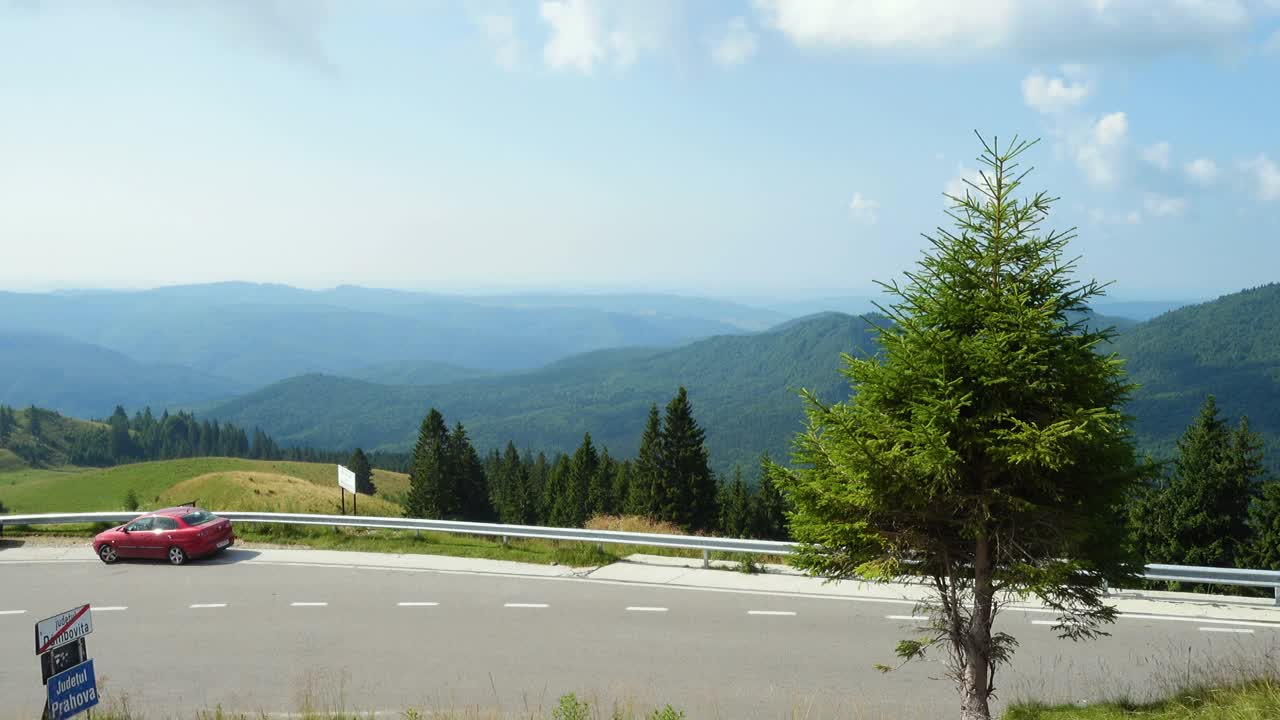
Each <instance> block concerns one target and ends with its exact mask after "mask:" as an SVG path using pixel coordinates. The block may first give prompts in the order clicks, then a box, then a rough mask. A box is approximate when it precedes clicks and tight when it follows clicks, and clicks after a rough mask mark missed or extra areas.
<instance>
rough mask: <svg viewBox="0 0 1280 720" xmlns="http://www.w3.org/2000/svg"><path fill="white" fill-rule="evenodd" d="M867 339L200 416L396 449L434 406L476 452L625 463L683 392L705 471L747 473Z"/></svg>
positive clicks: (342, 395) (797, 424)
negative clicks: (520, 451)
mask: <svg viewBox="0 0 1280 720" xmlns="http://www.w3.org/2000/svg"><path fill="white" fill-rule="evenodd" d="M868 330H869V325H868V324H867V322H866V321H865V320H864V319H862V318H855V317H850V316H847V315H837V314H827V315H821V316H817V317H814V318H810V319H807V320H804V321H800V322H796V323H792V324H790V325H789V326H788V327H786V328H784V329H781V330H775V331H769V332H765V333H760V334H754V335H745V336H743V335H740V336H721V337H714V338H709V339H706V340H701V341H698V342H695V343H692V344H690V345H687V346H684V347H681V348H677V349H673V350H661V349H644V348H629V349H618V350H604V351H598V352H593V353H588V354H585V355H579V356H575V357H572V358H568V359H565V360H562V361H559V362H557V363H553V364H551V365H549V366H547V367H545V368H542V369H539V370H534V371H530V372H522V373H517V374H512V375H504V376H500V377H495V378H486V379H478V380H467V381H460V382H455V383H451V384H448V385H442V386H437V387H425V388H424V387H409V386H396V387H393V386H387V385H377V384H371V383H367V382H361V381H358V380H352V379H348V378H339V377H332V376H324V375H308V376H305V377H299V378H292V379H290V380H286V381H284V382H280V383H276V384H274V385H271V386H270V387H267V388H264V389H262V390H259V391H257V392H254V393H251V394H249V395H246V396H244V397H241V398H237V399H235V400H233V401H231V402H228V403H225V404H222V405H219V406H215V407H211V408H209V409H208V410H207V414H209V415H211V416H213V417H217V418H219V419H225V420H232V421H234V422H236V423H237V424H241V423H243V424H245V425H246V426H250V427H252V426H261V427H262V428H264V429H267V430H268V432H270V433H271V434H272V435H273V436H274V437H275V438H276V439H277V440H279V441H281V442H286V443H294V444H305V445H313V446H316V447H326V448H349V447H352V446H356V445H360V446H363V447H365V448H366V449H369V448H382V449H406V448H408V447H410V446H411V445H412V443H413V441H414V439H415V438H416V434H417V431H418V426H419V424H420V422H421V420H422V417H423V416H424V415H425V414H426V412H427V409H428V408H430V407H432V406H435V407H437V408H439V409H440V410H441V411H442V412H444V413H445V415H446V418H447V419H448V420H449V421H450V422H451V423H452V422H453V421H455V420H461V421H462V422H463V423H464V424H465V425H466V427H467V431H468V433H469V434H470V436H471V438H472V440H473V441H474V442H476V443H477V444H478V446H480V447H482V448H483V447H493V446H496V445H499V444H505V443H506V442H507V440H514V441H515V442H516V443H517V444H518V445H519V446H520V447H522V448H523V447H529V448H533V449H536V450H557V449H559V450H571V449H572V448H574V447H576V446H577V445H578V444H579V443H580V442H581V441H582V434H583V433H584V432H590V433H591V436H592V438H593V439H594V440H595V442H596V443H597V445H601V446H605V447H608V448H609V450H610V451H611V452H613V453H614V454H619V453H621V454H625V455H630V454H633V453H634V452H635V450H636V447H637V445H638V444H639V440H640V432H641V430H642V427H643V424H644V421H645V417H646V414H647V412H648V408H649V405H650V404H651V403H657V404H658V406H659V407H660V408H661V407H663V406H664V405H665V404H666V402H667V401H668V400H669V399H670V398H671V396H672V395H674V394H675V391H676V388H677V387H678V386H679V385H681V384H683V385H684V386H685V387H686V388H688V390H689V395H690V398H691V399H692V402H693V404H694V411H695V413H696V415H697V417H698V420H699V421H700V422H701V423H702V424H703V426H704V427H705V428H706V431H707V444H708V447H709V449H710V451H711V455H712V461H713V463H715V464H716V465H717V466H719V467H721V468H724V467H726V466H728V465H729V464H731V463H733V462H741V463H744V464H748V465H750V464H754V463H755V462H756V460H757V458H758V457H759V454H760V453H761V452H764V451H769V452H771V453H773V454H774V455H775V456H779V457H780V456H782V455H785V454H786V452H787V449H788V447H789V445H790V441H791V438H792V436H793V435H794V433H795V432H796V431H797V430H799V429H800V428H801V421H802V419H803V404H802V403H801V401H800V399H799V398H798V397H797V395H796V393H795V391H796V390H798V389H799V388H808V389H811V390H814V391H815V392H817V393H818V394H819V395H820V396H821V397H823V398H824V399H827V400H838V399H841V398H842V397H845V396H847V394H848V385H847V382H846V380H845V378H844V377H843V376H841V375H840V374H839V372H838V368H839V367H840V353H841V352H854V353H856V352H858V349H859V348H862V349H867V350H870V349H872V348H873V347H874V342H873V340H872V336H871V335H870V333H869V331H868Z"/></svg>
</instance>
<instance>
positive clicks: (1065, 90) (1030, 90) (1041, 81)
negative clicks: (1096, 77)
mask: <svg viewBox="0 0 1280 720" xmlns="http://www.w3.org/2000/svg"><path fill="white" fill-rule="evenodd" d="M1089 92H1090V88H1089V86H1088V85H1087V84H1086V83H1082V82H1071V83H1068V82H1065V81H1063V79H1062V78H1056V77H1054V78H1051V77H1046V76H1044V75H1041V74H1040V73H1032V74H1031V75H1028V76H1027V77H1026V78H1025V79H1023V81H1022V99H1023V100H1024V101H1025V102H1026V103H1027V105H1028V106H1030V107H1031V108H1033V109H1035V110H1038V111H1039V112H1042V113H1046V114H1053V113H1059V112H1062V111H1064V110H1068V109H1070V108H1073V107H1075V106H1076V105H1079V104H1080V103H1082V102H1084V99H1085V98H1087V97H1088V96H1089Z"/></svg>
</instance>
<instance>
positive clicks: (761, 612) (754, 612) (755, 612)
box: [747, 610, 796, 615]
mask: <svg viewBox="0 0 1280 720" xmlns="http://www.w3.org/2000/svg"><path fill="white" fill-rule="evenodd" d="M747 614H748V615H795V614H796V613H795V611H794V610H748V611H747Z"/></svg>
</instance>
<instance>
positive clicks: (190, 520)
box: [182, 510, 213, 525]
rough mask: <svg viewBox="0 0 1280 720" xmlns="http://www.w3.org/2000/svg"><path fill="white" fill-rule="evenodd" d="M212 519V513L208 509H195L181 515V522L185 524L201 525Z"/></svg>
mask: <svg viewBox="0 0 1280 720" xmlns="http://www.w3.org/2000/svg"><path fill="white" fill-rule="evenodd" d="M212 519H213V513H211V512H209V511H208V510H195V511H193V512H189V513H187V514H186V515H183V516H182V522H184V523H186V524H187V525H203V524H204V523H207V522H209V521H210V520H212Z"/></svg>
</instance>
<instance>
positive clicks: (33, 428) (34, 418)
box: [27, 405, 41, 438]
mask: <svg viewBox="0 0 1280 720" xmlns="http://www.w3.org/2000/svg"><path fill="white" fill-rule="evenodd" d="M40 433H41V428H40V410H39V409H37V408H36V406H35V405H32V406H31V407H29V408H27V434H28V435H30V436H31V437H33V438H39V437H40Z"/></svg>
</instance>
